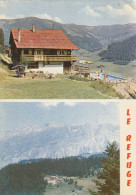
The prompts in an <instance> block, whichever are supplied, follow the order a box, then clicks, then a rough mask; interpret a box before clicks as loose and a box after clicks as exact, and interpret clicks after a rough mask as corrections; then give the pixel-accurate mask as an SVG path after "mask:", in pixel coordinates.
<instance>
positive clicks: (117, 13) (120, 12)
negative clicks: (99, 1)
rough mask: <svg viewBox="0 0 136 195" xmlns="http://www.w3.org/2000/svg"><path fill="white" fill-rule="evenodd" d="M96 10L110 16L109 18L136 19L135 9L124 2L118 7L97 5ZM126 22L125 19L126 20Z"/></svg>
mask: <svg viewBox="0 0 136 195" xmlns="http://www.w3.org/2000/svg"><path fill="white" fill-rule="evenodd" d="M97 10H98V11H100V12H102V13H103V14H106V15H107V16H110V17H111V18H118V17H122V18H126V19H128V18H129V19H130V18H131V20H132V19H134V20H135V19H136V10H135V9H134V8H133V7H131V6H130V5H129V4H127V3H125V4H124V5H122V6H121V7H120V8H115V7H113V6H111V5H107V6H106V7H98V8H97ZM126 22H127V21H126Z"/></svg>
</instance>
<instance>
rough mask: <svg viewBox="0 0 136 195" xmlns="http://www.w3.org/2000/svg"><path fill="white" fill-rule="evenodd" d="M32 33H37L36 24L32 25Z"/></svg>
mask: <svg viewBox="0 0 136 195" xmlns="http://www.w3.org/2000/svg"><path fill="white" fill-rule="evenodd" d="M32 31H33V32H36V26H35V24H33V25H32Z"/></svg>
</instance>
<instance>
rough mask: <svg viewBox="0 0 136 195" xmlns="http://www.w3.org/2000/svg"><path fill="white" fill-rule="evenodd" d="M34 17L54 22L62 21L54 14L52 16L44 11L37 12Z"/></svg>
mask: <svg viewBox="0 0 136 195" xmlns="http://www.w3.org/2000/svg"><path fill="white" fill-rule="evenodd" d="M35 17H37V18H41V19H47V20H53V21H55V22H58V23H62V20H61V19H60V18H59V17H57V16H55V17H53V18H52V17H51V16H50V15H49V14H46V13H44V14H37V15H35Z"/></svg>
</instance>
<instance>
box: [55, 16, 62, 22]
mask: <svg viewBox="0 0 136 195" xmlns="http://www.w3.org/2000/svg"><path fill="white" fill-rule="evenodd" d="M53 20H54V21H55V22H58V23H62V20H61V19H60V18H58V17H54V18H53Z"/></svg>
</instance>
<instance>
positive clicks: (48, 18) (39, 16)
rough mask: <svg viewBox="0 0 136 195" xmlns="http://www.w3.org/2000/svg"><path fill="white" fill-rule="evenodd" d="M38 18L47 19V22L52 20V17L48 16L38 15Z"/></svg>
mask: <svg viewBox="0 0 136 195" xmlns="http://www.w3.org/2000/svg"><path fill="white" fill-rule="evenodd" d="M35 16H36V17H37V18H41V19H47V20H52V18H51V16H50V15H48V14H46V13H45V14H37V15H35Z"/></svg>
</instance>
